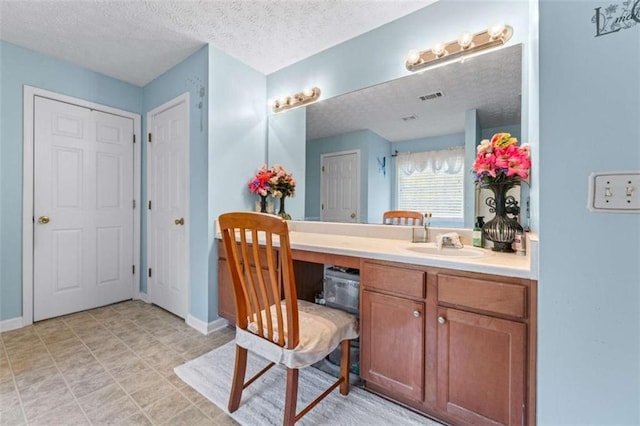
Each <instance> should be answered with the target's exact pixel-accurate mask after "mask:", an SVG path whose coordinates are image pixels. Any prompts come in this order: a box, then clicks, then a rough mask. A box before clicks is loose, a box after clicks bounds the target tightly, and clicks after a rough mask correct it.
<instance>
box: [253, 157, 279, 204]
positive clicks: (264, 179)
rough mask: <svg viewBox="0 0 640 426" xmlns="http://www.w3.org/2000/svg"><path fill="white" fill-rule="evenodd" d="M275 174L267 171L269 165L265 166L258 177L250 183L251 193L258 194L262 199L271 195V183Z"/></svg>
mask: <svg viewBox="0 0 640 426" xmlns="http://www.w3.org/2000/svg"><path fill="white" fill-rule="evenodd" d="M273 175H274V172H272V171H271V170H269V169H267V165H266V164H263V165H262V166H261V167H260V168H259V169H258V172H257V173H256V175H255V176H254V177H253V178H252V179H251V180H250V181H249V191H251V193H252V194H258V195H260V196H262V197H266V196H267V195H269V194H270V193H271V186H270V184H269V181H270V180H271V178H272V177H273Z"/></svg>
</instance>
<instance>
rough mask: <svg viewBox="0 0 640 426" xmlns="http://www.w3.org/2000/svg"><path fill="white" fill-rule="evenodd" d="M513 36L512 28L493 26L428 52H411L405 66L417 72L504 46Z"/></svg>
mask: <svg viewBox="0 0 640 426" xmlns="http://www.w3.org/2000/svg"><path fill="white" fill-rule="evenodd" d="M512 35H513V28H511V27H510V26H509V25H505V24H494V25H491V26H490V27H489V28H488V29H486V30H484V31H481V32H479V33H475V34H471V33H466V32H464V33H462V34H460V36H458V39H457V40H455V41H450V42H448V43H443V42H439V43H436V44H435V45H434V46H433V47H432V48H431V49H429V50H422V51H418V50H411V51H410V52H409V54H408V55H407V60H406V62H405V66H406V67H407V69H408V70H409V71H418V70H420V69H422V68H426V67H428V66H430V65H433V64H436V63H439V62H442V61H445V60H450V59H454V58H458V57H460V56H463V55H465V54H469V53H472V52H477V51H480V50H483V49H488V48H490V47H495V46H500V45H502V44H505V43H506V42H507V41H508V40H509V39H510V38H511V36H512Z"/></svg>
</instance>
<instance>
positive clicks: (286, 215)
mask: <svg viewBox="0 0 640 426" xmlns="http://www.w3.org/2000/svg"><path fill="white" fill-rule="evenodd" d="M285 198H287V197H286V196H284V195H283V196H282V197H280V208H279V209H278V216H280V217H281V218H283V219H285V220H290V219H291V215H290V214H289V213H287V212H286V211H285V209H284V199H285Z"/></svg>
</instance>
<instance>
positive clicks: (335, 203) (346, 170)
mask: <svg viewBox="0 0 640 426" xmlns="http://www.w3.org/2000/svg"><path fill="white" fill-rule="evenodd" d="M359 156H360V155H359V152H358V151H351V152H341V153H334V154H325V155H323V156H322V168H321V172H322V191H321V197H322V199H321V200H320V203H321V204H320V206H321V213H320V218H321V220H322V221H325V222H357V221H358V210H359V209H358V207H359V200H360V196H359V194H358V191H359V185H358V177H359V176H360V171H359V167H358V165H359V164H360V159H359Z"/></svg>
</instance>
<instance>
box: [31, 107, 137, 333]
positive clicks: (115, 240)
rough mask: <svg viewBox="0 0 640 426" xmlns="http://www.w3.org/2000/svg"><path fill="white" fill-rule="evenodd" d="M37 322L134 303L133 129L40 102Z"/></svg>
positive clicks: (125, 122) (128, 123)
mask: <svg viewBox="0 0 640 426" xmlns="http://www.w3.org/2000/svg"><path fill="white" fill-rule="evenodd" d="M34 108H35V120H34V149H35V152H34V246H33V247H34V248H33V250H34V253H33V256H34V271H33V273H34V284H33V286H34V300H33V303H34V315H33V316H34V320H35V321H38V320H42V319H45V318H51V317H55V316H60V315H65V314H69V313H71V312H77V311H81V310H84V309H90V308H94V307H97V306H103V305H107V304H110V303H114V302H118V301H121V300H125V299H130V298H131V297H132V296H133V271H132V267H133V146H132V145H133V144H132V140H133V121H132V120H131V119H129V118H124V117H119V116H115V115H110V114H104V113H100V112H97V111H94V110H90V109H88V108H83V107H79V106H75V105H71V104H67V103H64V102H59V101H54V100H51V99H46V98H41V97H36V98H35V106H34Z"/></svg>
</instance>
